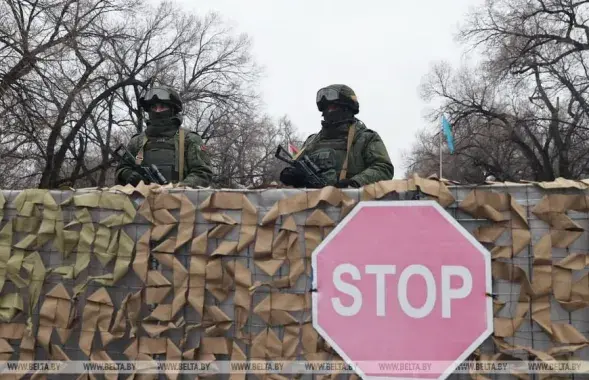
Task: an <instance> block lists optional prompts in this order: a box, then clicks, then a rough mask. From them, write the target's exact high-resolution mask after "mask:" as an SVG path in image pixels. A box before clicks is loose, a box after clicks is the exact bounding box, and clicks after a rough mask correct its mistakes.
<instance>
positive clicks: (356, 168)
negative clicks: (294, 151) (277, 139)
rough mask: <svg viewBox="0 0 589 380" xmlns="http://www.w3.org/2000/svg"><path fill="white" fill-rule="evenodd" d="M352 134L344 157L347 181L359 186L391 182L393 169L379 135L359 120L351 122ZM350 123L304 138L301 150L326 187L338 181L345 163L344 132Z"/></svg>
mask: <svg viewBox="0 0 589 380" xmlns="http://www.w3.org/2000/svg"><path fill="white" fill-rule="evenodd" d="M355 124H356V133H355V135H354V139H353V142H352V146H351V149H350V153H349V156H348V171H347V174H346V178H347V179H352V180H354V181H356V182H358V183H359V184H360V186H363V185H367V184H370V183H375V182H378V181H385V180H390V179H393V175H394V167H393V164H392V163H391V159H390V158H389V154H388V152H387V149H386V147H385V145H384V143H383V141H382V139H381V138H380V136H379V134H378V133H377V132H375V131H373V130H371V129H368V128H366V125H364V123H363V122H362V121H360V120H357V119H356V121H355ZM352 125H353V123H350V124H342V125H341V126H338V127H332V128H325V127H324V128H322V129H321V131H320V132H319V133H317V134H313V135H311V136H309V137H308V138H307V140H306V141H305V143H304V144H303V147H302V149H301V150H304V151H302V152H301V153H302V154H306V155H307V156H309V158H310V159H311V160H312V161H313V162H315V163H316V164H317V166H319V168H320V169H321V176H322V177H323V178H324V179H325V181H326V182H327V184H328V185H334V184H335V183H336V182H337V181H338V180H339V177H340V172H341V170H342V167H343V164H344V160H345V159H346V150H347V140H348V130H349V127H351V126H352Z"/></svg>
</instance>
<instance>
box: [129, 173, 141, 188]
mask: <svg viewBox="0 0 589 380" xmlns="http://www.w3.org/2000/svg"><path fill="white" fill-rule="evenodd" d="M141 180H143V177H141V175H140V174H139V173H137V172H131V173H130V174H129V175H128V176H127V178H126V181H127V183H129V184H131V185H133V186H137V185H139V182H141Z"/></svg>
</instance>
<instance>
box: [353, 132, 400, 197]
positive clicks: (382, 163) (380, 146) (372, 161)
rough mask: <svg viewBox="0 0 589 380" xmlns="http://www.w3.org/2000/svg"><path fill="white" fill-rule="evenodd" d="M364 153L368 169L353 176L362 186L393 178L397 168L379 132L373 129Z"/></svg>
mask: <svg viewBox="0 0 589 380" xmlns="http://www.w3.org/2000/svg"><path fill="white" fill-rule="evenodd" d="M362 155H363V159H364V162H365V163H366V169H365V170H364V171H362V172H360V173H358V174H357V175H355V176H354V177H352V178H351V179H352V180H354V181H356V182H358V183H359V184H360V186H364V185H367V184H370V183H375V182H378V181H386V180H390V179H393V176H394V174H395V168H394V167H393V164H392V162H391V159H390V157H389V153H388V152H387V148H386V147H385V145H384V143H383V141H382V139H381V138H380V136H379V135H378V133H376V132H374V131H371V134H370V136H369V137H368V140H367V142H366V145H365V148H364V151H363V152H362Z"/></svg>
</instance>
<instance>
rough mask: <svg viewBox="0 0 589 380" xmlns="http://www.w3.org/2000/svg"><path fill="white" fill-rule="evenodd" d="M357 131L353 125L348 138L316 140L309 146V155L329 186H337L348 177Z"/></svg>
mask: <svg viewBox="0 0 589 380" xmlns="http://www.w3.org/2000/svg"><path fill="white" fill-rule="evenodd" d="M355 129H356V128H355V125H352V126H351V127H350V129H349V131H348V135H347V136H344V137H342V138H340V139H329V140H328V139H326V140H321V139H315V140H316V141H314V142H312V143H311V146H309V149H308V153H307V155H308V156H309V159H311V161H313V162H314V163H315V164H316V165H317V166H318V167H319V169H320V173H319V175H320V176H321V178H323V180H324V181H325V182H326V183H327V185H328V186H333V185H335V184H336V183H337V181H338V180H341V179H344V178H346V176H347V169H348V158H349V157H348V156H349V152H350V149H351V147H352V142H353V139H354V136H355V132H356V131H355Z"/></svg>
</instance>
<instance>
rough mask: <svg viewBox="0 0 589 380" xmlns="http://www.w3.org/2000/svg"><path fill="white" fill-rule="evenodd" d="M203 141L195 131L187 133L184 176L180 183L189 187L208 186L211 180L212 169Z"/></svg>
mask: <svg viewBox="0 0 589 380" xmlns="http://www.w3.org/2000/svg"><path fill="white" fill-rule="evenodd" d="M203 147H204V143H203V141H202V139H201V138H200V136H199V135H197V134H196V133H187V136H186V151H185V156H184V157H185V158H184V162H185V167H186V171H185V173H186V176H185V177H184V179H183V180H182V183H183V184H184V185H186V186H190V187H194V188H196V187H198V186H201V187H208V186H210V185H211V182H212V180H213V170H212V168H211V160H210V158H209V155H208V153H207V152H206V151H205V150H204V148H203Z"/></svg>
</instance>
